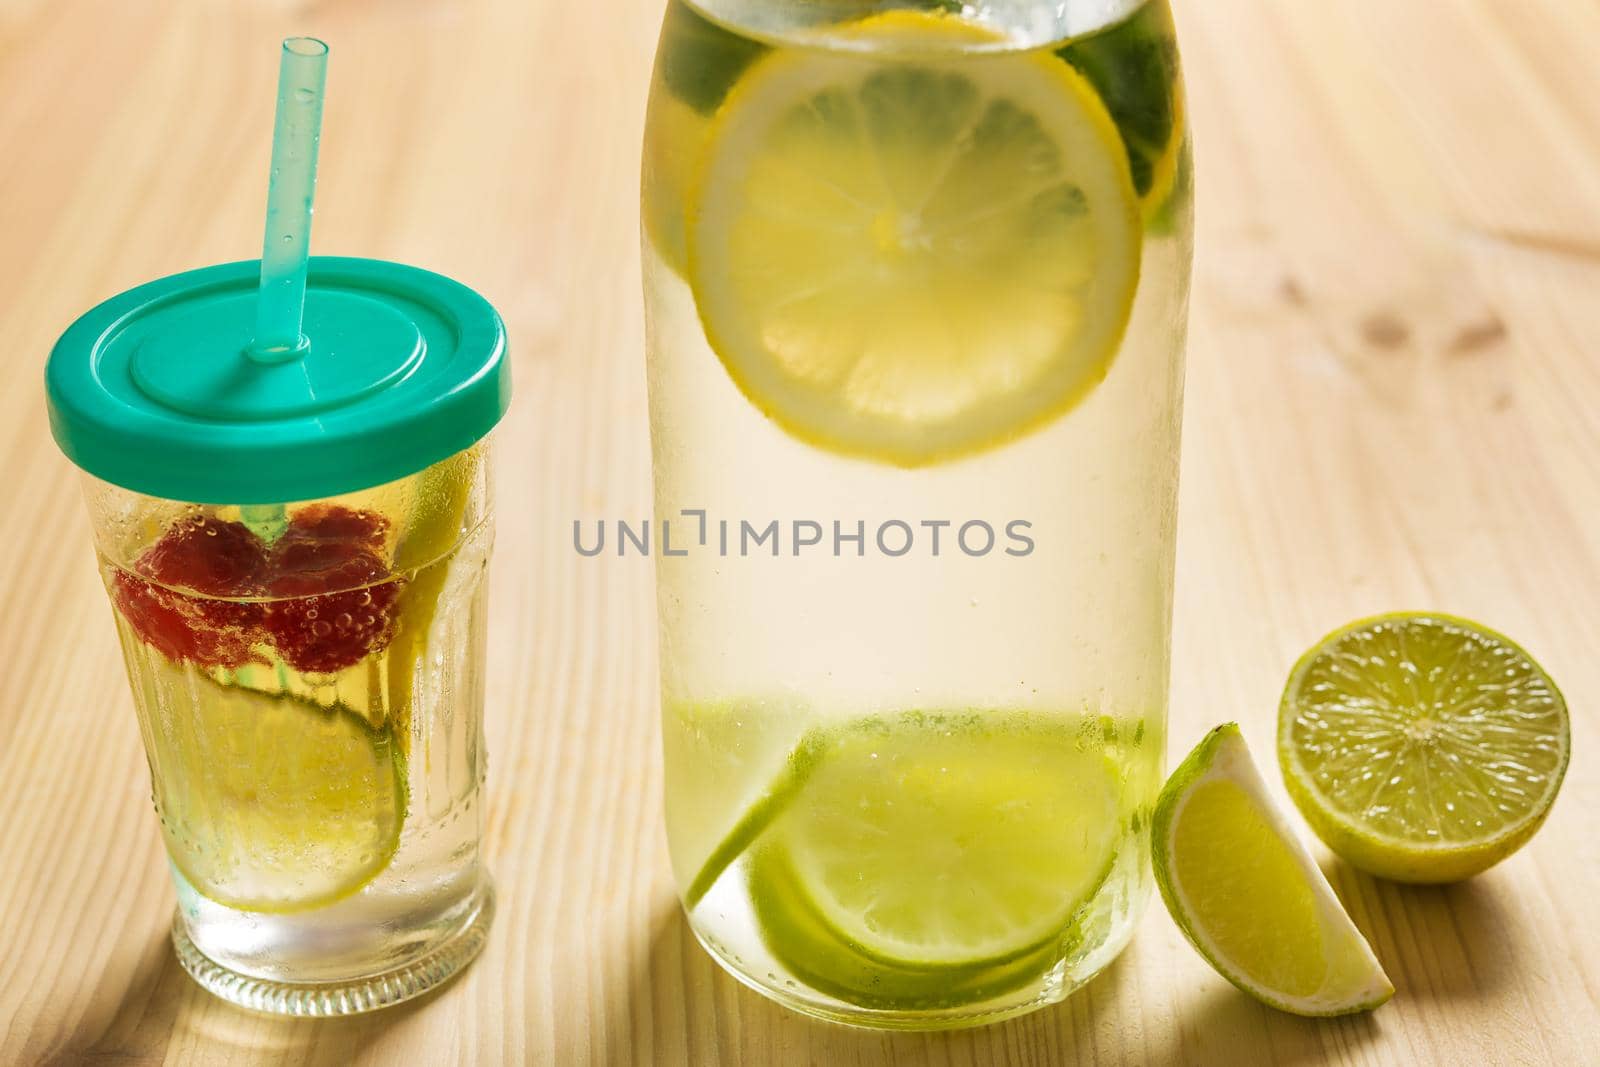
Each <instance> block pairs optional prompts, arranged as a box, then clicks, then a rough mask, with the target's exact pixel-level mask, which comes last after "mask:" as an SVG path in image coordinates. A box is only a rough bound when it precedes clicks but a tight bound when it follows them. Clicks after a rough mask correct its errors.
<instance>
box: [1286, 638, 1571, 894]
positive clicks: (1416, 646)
mask: <svg viewBox="0 0 1600 1067" xmlns="http://www.w3.org/2000/svg"><path fill="white" fill-rule="evenodd" d="M1570 732H1571V727H1570V726H1569V724H1568V720H1567V707H1566V703H1565V702H1564V701H1563V700H1562V697H1561V692H1560V691H1559V690H1558V689H1557V688H1556V686H1555V683H1554V682H1552V681H1551V680H1550V677H1549V675H1547V674H1545V672H1544V671H1543V670H1541V669H1540V667H1539V665H1538V664H1537V663H1535V662H1534V661H1533V659H1532V657H1530V656H1529V655H1528V654H1527V653H1526V652H1524V651H1523V650H1522V649H1521V648H1520V647H1518V646H1517V645H1516V644H1515V643H1514V642H1512V641H1511V640H1510V639H1509V638H1506V637H1504V636H1502V635H1500V634H1497V633H1495V632H1494V631H1492V630H1487V629H1484V628H1483V627H1481V626H1478V625H1476V624H1474V623H1470V622H1467V621H1466V620H1465V619H1457V618H1452V617H1450V616H1447V615H1423V614H1396V615H1386V616H1383V617H1381V618H1376V619H1367V620H1364V621H1361V622H1357V623H1354V624H1352V625H1350V626H1348V627H1346V628H1344V629H1342V630H1339V631H1337V632H1335V633H1333V634H1330V635H1329V636H1328V637H1326V638H1324V639H1323V640H1322V641H1321V642H1319V643H1318V644H1317V646H1316V647H1315V648H1313V649H1312V650H1311V651H1309V652H1307V653H1306V654H1305V656H1304V657H1302V658H1301V660H1300V662H1299V663H1298V664H1296V665H1295V668H1294V671H1293V673H1292V674H1291V675H1290V677H1289V684H1288V686H1287V687H1286V688H1285V690H1284V693H1283V702H1282V704H1281V707H1280V710H1279V718H1278V758H1279V761H1280V762H1281V763H1282V766H1283V776H1284V780H1285V782H1286V783H1287V784H1288V786H1289V795H1290V796H1291V797H1293V798H1294V801H1295V804H1296V805H1297V806H1298V807H1299V808H1300V810H1301V812H1302V813H1303V814H1304V815H1305V817H1306V821H1307V822H1309V823H1310V824H1311V827H1312V829H1314V830H1315V831H1316V832H1317V834H1318V836H1320V837H1321V838H1322V839H1323V840H1324V841H1325V842H1327V844H1328V847H1329V848H1331V849H1333V850H1334V851H1335V852H1337V853H1339V855H1341V856H1343V857H1344V858H1345V859H1347V860H1349V861H1350V863H1352V864H1354V865H1355V866H1357V867H1360V868H1362V869H1363V870H1366V871H1370V872H1372V873H1373V874H1377V875H1380V876H1382V877H1385V878H1393V879H1396V880H1398V881H1403V882H1450V881H1456V880H1458V879H1461V878H1466V877H1469V876H1470V875H1473V874H1477V873H1478V872H1479V871H1482V870H1484V869H1485V868H1487V867H1490V866H1492V865H1493V864H1495V863H1498V862H1499V861H1500V860H1502V859H1505V858H1506V857H1507V856H1509V855H1511V853H1513V852H1515V851H1516V850H1517V849H1518V848H1521V847H1522V845H1523V844H1524V843H1525V842H1526V841H1527V840H1528V839H1529V838H1530V837H1532V836H1533V834H1534V831H1536V830H1537V829H1538V828H1539V827H1540V825H1542V824H1543V823H1544V820H1545V816H1546V815H1548V814H1549V813H1550V808H1551V805H1552V804H1554V803H1555V798H1556V791H1557V790H1558V789H1560V788H1561V779H1562V776H1563V775H1564V774H1565V772H1566V769H1567V759H1568V756H1569V753H1570V748H1571V739H1570Z"/></svg>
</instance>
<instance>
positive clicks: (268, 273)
mask: <svg viewBox="0 0 1600 1067" xmlns="http://www.w3.org/2000/svg"><path fill="white" fill-rule="evenodd" d="M327 79H328V46H327V45H326V44H324V43H322V42H321V41H319V40H317V39H316V38H314V37H290V38H288V39H287V40H285V41H284V42H283V56H282V59H281V60H280V62H279V65H278V112H277V119H276V120H275V122H274V125H273V129H272V178H271V180H270V181H269V182H268V183H267V227H266V235H265V237H264V239H263V241H262V245H261V290H260V296H259V297H258V298H257V302H256V335H255V340H253V341H251V342H250V348H249V353H250V355H251V357H252V358H254V359H256V360H259V361H261V362H268V363H271V362H278V361H282V360H287V359H293V358H295V357H296V356H299V355H301V354H303V352H304V350H305V348H306V346H307V344H308V342H307V341H306V339H305V337H304V336H303V335H302V334H301V333H300V321H301V317H302V316H303V314H304V312H305V303H306V261H307V259H308V258H309V257H310V255H311V201H312V198H313V197H314V196H315V195H316V191H317V145H318V142H319V141H320V140H321V138H322V90H323V86H324V85H325V84H326V82H327Z"/></svg>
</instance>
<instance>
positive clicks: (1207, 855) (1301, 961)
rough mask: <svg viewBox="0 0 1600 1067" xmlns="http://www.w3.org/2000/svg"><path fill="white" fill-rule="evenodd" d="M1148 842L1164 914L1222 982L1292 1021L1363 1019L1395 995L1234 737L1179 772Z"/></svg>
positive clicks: (1225, 733)
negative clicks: (1308, 1017) (1299, 1017)
mask: <svg viewBox="0 0 1600 1067" xmlns="http://www.w3.org/2000/svg"><path fill="white" fill-rule="evenodd" d="M1152 831H1153V840H1152V842H1151V846H1152V850H1153V852H1154V860H1155V863H1154V867H1155V875H1156V884H1157V885H1158V886H1160V887H1161V896H1162V898H1163V899H1164V900H1165V901H1166V903H1167V909H1168V910H1169V911H1170V912H1171V913H1172V917H1173V919H1174V920H1176V921H1177V923H1178V927H1179V928H1180V929H1181V930H1182V931H1183V933H1184V936H1185V937H1187V938H1188V939H1189V942H1190V943H1191V944H1193V945H1194V947H1195V948H1196V949H1198V950H1199V952H1200V954H1201V955H1202V956H1204V957H1205V958H1206V961H1207V962H1209V963H1210V964H1211V966H1213V967H1214V968H1216V970H1217V972H1218V973H1219V974H1221V975H1222V976H1223V977H1224V978H1226V979H1227V980H1228V981H1230V982H1232V983H1233V984H1234V985H1236V986H1238V987H1239V988H1240V989H1242V990H1244V991H1245V992H1246V993H1249V994H1250V995H1252V996H1254V997H1257V998H1258V999H1260V1000H1262V1001H1264V1002H1265V1003H1267V1004H1270V1005H1272V1006H1273V1007H1275V1008H1279V1009H1281V1010H1283V1011H1288V1012H1293V1013H1294V1014H1296V1015H1343V1014H1347V1013H1349V1012H1356V1011H1366V1010H1368V1009H1370V1008H1375V1007H1377V1006H1378V1005H1379V1004H1382V1003H1383V1002H1384V1001H1386V1000H1388V999H1389V998H1390V997H1391V996H1392V995H1393V994H1394V986H1392V985H1390V983H1389V978H1388V976H1387V975H1385V974H1384V973H1383V966H1382V965H1381V964H1380V963H1379V962H1378V959H1377V957H1376V956H1374V955H1373V954H1372V949H1371V948H1370V947H1369V946H1368V945H1367V942H1366V939H1365V938H1364V937H1362V936H1361V931H1360V930H1358V929H1356V925H1355V923H1353V922H1351V921H1350V916H1349V915H1347V914H1345V910H1344V908H1343V906H1341V905H1340V903H1339V898H1338V897H1336V896H1335V895H1334V893H1333V889H1332V888H1331V887H1330V886H1329V885H1328V880H1327V879H1326V878H1324V877H1323V875H1322V872H1321V871H1320V870H1319V869H1318V868H1317V865H1316V863H1315V862H1314V861H1313V860H1312V858H1311V854H1310V853H1309V852H1307V851H1306V848H1305V846H1304V845H1302V844H1301V843H1300V841H1299V840H1298V839H1297V838H1296V837H1295V835H1294V831H1293V830H1292V829H1291V828H1290V827H1289V824H1288V821H1287V820H1286V819H1285V818H1284V816H1283V813H1282V812H1280V811H1279V810H1278V808H1277V806H1276V805H1274V804H1273V802H1272V800H1271V798H1270V797H1269V796H1268V795H1267V791H1266V785H1265V783H1264V782H1263V781H1262V780H1261V774H1260V772H1259V771H1257V770H1256V766H1255V764H1254V762H1252V761H1251V759H1250V752H1249V750H1248V749H1246V748H1245V744H1244V738H1243V736H1241V735H1240V733H1239V728H1238V727H1237V726H1235V725H1234V724H1232V723H1229V724H1227V725H1225V726H1219V727H1217V728H1216V729H1215V730H1212V731H1211V732H1210V733H1209V734H1207V735H1206V737H1205V739H1204V740H1203V741H1201V742H1200V744H1199V745H1198V746H1197V747H1196V748H1195V750H1194V751H1193V752H1191V753H1190V754H1189V756H1188V758H1187V759H1185V760H1184V761H1183V763H1181V764H1179V766H1178V769H1177V770H1176V771H1174V772H1173V773H1172V777H1171V778H1170V779H1169V780H1168V781H1167V784H1166V787H1165V788H1163V789H1162V791H1161V796H1160V798H1159V799H1158V800H1157V801H1156V810H1155V816H1154V818H1153V820H1152Z"/></svg>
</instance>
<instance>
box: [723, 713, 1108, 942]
mask: <svg viewBox="0 0 1600 1067" xmlns="http://www.w3.org/2000/svg"><path fill="white" fill-rule="evenodd" d="M1120 801H1121V783H1120V782H1119V780H1118V777H1117V774H1116V771H1115V768H1114V767H1113V766H1112V764H1111V762H1110V760H1108V759H1107V757H1106V755H1105V753H1104V752H1103V751H1102V750H1101V749H1100V748H1097V747H1093V746H1089V745H1083V744H1080V739H1079V737H1078V735H1077V733H1076V732H1075V731H1074V730H1073V729H1069V728H1066V727H1064V726H1063V725H1056V724H1053V723H1052V722H1051V721H1050V720H1048V719H1035V718H1032V717H1028V716H1023V715H1020V714H1019V715H1016V716H1011V715H1005V716H1002V715H1000V714H998V713H972V714H922V713H905V714H902V715H899V716H895V717H893V718H886V719H882V720H877V721H875V722H871V723H864V724H857V725H855V726H853V727H852V728H850V729H848V730H846V731H844V732H843V733H840V734H838V735H837V736H835V737H834V738H833V739H832V741H831V743H830V744H829V745H828V746H827V747H826V748H825V749H824V750H822V752H821V754H820V756H818V757H817V758H816V759H815V765H814V766H812V767H811V769H810V771H809V773H808V775H807V777H806V780H805V782H804V784H803V786H802V787H800V792H799V796H797V797H795V798H793V799H792V800H791V801H790V802H789V803H788V805H787V808H786V810H785V811H784V812H783V814H782V817H781V819H779V820H777V821H776V822H775V824H774V825H773V826H772V828H771V831H770V833H769V836H768V837H767V839H766V840H765V842H764V843H763V844H762V846H761V847H762V848H763V849H764V850H765V853H766V856H767V859H766V860H765V861H763V862H762V863H760V864H756V865H754V866H753V867H752V871H751V892H752V896H753V897H754V898H757V899H766V900H768V901H773V900H784V901H789V900H792V901H795V902H796V903H794V904H790V905H786V906H785V907H786V910H787V911H788V912H790V913H796V912H800V911H803V912H805V913H807V914H809V915H811V916H813V917H814V920H815V924H816V925H819V926H821V927H823V928H825V929H826V930H827V931H829V933H830V935H831V936H832V938H833V939H834V940H835V941H836V942H838V943H840V944H844V945H848V946H851V948H852V950H853V952H854V953H855V954H856V955H858V956H860V957H863V958H866V959H869V960H872V961H875V962H877V963H880V964H884V965H888V966H893V967H900V968H907V969H935V968H943V969H953V970H962V971H967V970H983V969H987V968H990V967H993V966H995V965H998V964H1001V963H1005V962H1008V961H1010V960H1013V959H1016V958H1019V957H1022V956H1026V955H1029V954H1031V953H1033V952H1035V951H1036V950H1038V949H1040V948H1041V946H1044V945H1046V944H1050V943H1054V942H1056V941H1058V940H1059V938H1060V937H1061V936H1062V933H1063V931H1065V930H1066V929H1067V928H1068V927H1069V926H1070V925H1071V924H1072V921H1073V919H1074V917H1075V916H1076V915H1077V913H1078V912H1079V910H1080V908H1082V906H1083V905H1084V904H1085V903H1086V902H1088V901H1089V900H1090V899H1091V898H1092V897H1093V896H1094V894H1095V892H1096V891H1097V890H1098V889H1099V887H1100V886H1101V885H1102V884H1103V883H1104V881H1105V879H1106V877H1107V875H1108V873H1109V871H1110V869H1111V864H1112V861H1113V859H1114V858H1115V855H1116V849H1117V846H1118V844H1119V843H1120V841H1121V839H1122V835H1123V834H1124V833H1125V832H1126V829H1127V828H1126V827H1125V826H1124V825H1123V821H1122V819H1121V812H1120ZM765 933H766V936H767V941H768V945H769V947H770V948H771V949H772V950H773V952H774V954H776V955H777V956H779V958H781V959H784V960H789V959H791V958H793V957H798V956H801V955H804V953H801V952H797V951H795V949H794V946H791V945H787V944H785V943H784V937H783V932H782V931H781V930H779V929H773V928H768V929H766V931H765Z"/></svg>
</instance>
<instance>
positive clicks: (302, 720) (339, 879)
mask: <svg viewBox="0 0 1600 1067" xmlns="http://www.w3.org/2000/svg"><path fill="white" fill-rule="evenodd" d="M158 669H159V670H162V671H165V672H167V673H168V675H176V674H178V673H179V668H173V667H161V668H158ZM155 688H158V689H159V690H160V692H161V693H163V694H166V696H167V706H165V707H163V708H162V709H161V711H160V714H159V719H158V720H157V721H154V722H152V723H150V724H149V726H148V730H147V737H146V740H147V745H148V747H149V755H150V764H151V777H152V779H153V781H154V785H155V795H156V807H157V810H158V812H159V814H160V816H161V825H162V830H163V832H164V834H165V835H166V839H167V849H168V853H169V855H170V856H171V858H172V862H173V864H174V865H175V866H176V867H177V868H178V870H179V871H180V872H181V873H182V874H183V876H184V878H185V879H186V880H187V881H188V882H189V884H190V885H192V886H193V887H194V888H195V889H196V890H197V891H198V892H200V893H202V894H204V895H205V896H207V897H209V898H210V899H212V900H215V901H217V902H218V903H220V904H226V905H228V906H230V907H234V908H240V909H243V910H246V911H265V912H292V911H303V910H307V909H311V908H318V907H323V906H325V905H327V904H330V903H333V902H334V901H336V900H339V899H341V898H343V897H345V896H348V895H349V894H351V893H354V892H356V891H357V890H359V889H360V888H361V887H362V886H364V885H366V884H367V883H368V882H370V881H371V880H372V879H373V878H374V877H376V876H377V875H378V874H379V873H380V872H381V871H382V870H383V869H384V868H385V867H387V866H388V865H389V861H390V860H391V859H392V858H393V856H394V851H395V848H396V847H397V845H398V844H399V839H400V829H401V825H402V823H403V821H404V818H405V807H406V800H405V798H406V788H405V766H404V757H403V756H402V754H401V753H400V751H399V747H398V746H397V745H396V744H395V743H394V742H393V739H392V736H391V734H390V733H389V732H388V731H387V730H376V729H374V728H373V727H372V726H370V725H369V724H368V723H367V722H366V721H365V720H364V719H363V718H362V717H361V716H359V715H357V714H355V713H353V712H351V711H349V710H346V709H344V708H342V707H339V706H337V705H336V706H334V707H333V708H327V709H325V708H321V707H318V706H317V705H315V704H312V703H310V702H308V701H303V700H300V699H298V698H296V697H293V696H290V695H288V694H282V695H269V694H266V693H262V692H259V691H256V690H253V689H248V688H241V687H237V686H224V685H218V684H216V683H215V682H214V681H212V680H211V679H209V678H208V677H206V676H204V675H202V674H200V673H199V672H190V674H189V678H188V679H181V678H176V677H170V676H169V677H165V678H162V679H159V680H158V681H157V683H156V687H155ZM173 694H182V697H181V699H177V700H174V699H171V697H172V695H173ZM147 699H148V695H147Z"/></svg>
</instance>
